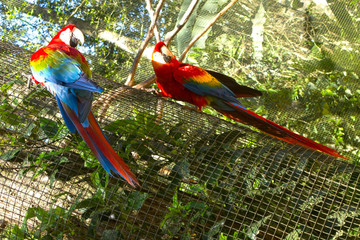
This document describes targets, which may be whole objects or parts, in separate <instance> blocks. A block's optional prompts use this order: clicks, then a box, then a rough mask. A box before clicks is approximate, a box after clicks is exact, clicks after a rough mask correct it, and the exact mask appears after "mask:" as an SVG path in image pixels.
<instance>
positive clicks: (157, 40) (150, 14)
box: [145, 0, 161, 42]
mask: <svg viewBox="0 0 360 240" xmlns="http://www.w3.org/2000/svg"><path fill="white" fill-rule="evenodd" d="M145 2H146V10H147V11H148V13H149V16H150V19H151V23H152V22H153V20H154V14H155V13H154V9H153V7H152V4H151V1H150V0H145ZM155 22H156V21H155ZM154 35H155V38H156V42H160V41H161V40H160V33H159V30H158V28H157V25H156V24H155V27H154Z"/></svg>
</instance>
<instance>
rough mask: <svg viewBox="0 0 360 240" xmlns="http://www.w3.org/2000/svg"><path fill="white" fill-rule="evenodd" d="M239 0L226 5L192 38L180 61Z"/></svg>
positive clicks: (233, 0)
mask: <svg viewBox="0 0 360 240" xmlns="http://www.w3.org/2000/svg"><path fill="white" fill-rule="evenodd" d="M236 2H237V0H232V1H231V2H230V3H229V4H228V5H226V6H225V7H224V8H223V10H221V11H220V12H219V13H218V14H217V15H216V16H215V18H214V19H213V20H212V21H211V22H209V24H208V25H207V26H206V27H205V29H204V30H203V31H202V32H201V33H199V34H198V35H196V36H195V37H194V38H193V39H192V40H191V42H190V43H189V45H188V46H187V47H186V48H185V50H184V52H183V53H182V54H181V56H180V57H179V61H180V62H181V61H182V60H184V58H185V56H186V54H187V52H188V51H189V50H190V48H191V47H192V46H193V45H194V43H196V42H197V40H199V38H201V37H202V35H204V34H205V33H206V32H207V31H208V30H209V28H210V27H211V26H212V25H214V23H215V22H216V21H217V20H218V19H219V18H220V17H221V16H222V15H224V13H225V12H226V11H227V10H229V9H230V7H231V6H232V5H234V4H235V3H236Z"/></svg>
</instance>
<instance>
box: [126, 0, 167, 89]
mask: <svg viewBox="0 0 360 240" xmlns="http://www.w3.org/2000/svg"><path fill="white" fill-rule="evenodd" d="M149 2H150V0H146V3H147V4H148V3H149ZM164 2H165V0H160V2H159V3H158V5H157V6H156V10H155V13H154V15H153V16H150V18H151V25H150V27H149V30H148V32H147V36H146V38H145V40H144V41H143V42H142V43H141V46H140V48H139V51H138V53H137V54H136V57H135V59H134V63H133V65H132V67H131V71H130V73H129V75H128V78H127V80H126V82H125V85H127V86H133V85H134V83H135V81H134V76H135V72H136V69H137V66H138V64H139V62H140V58H141V55H142V53H143V52H144V50H145V48H146V46H147V45H148V43H149V41H150V40H151V38H152V37H153V34H154V28H155V26H156V21H157V19H158V17H159V13H160V10H161V7H162V6H163V4H164Z"/></svg>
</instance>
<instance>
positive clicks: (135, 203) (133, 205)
mask: <svg viewBox="0 0 360 240" xmlns="http://www.w3.org/2000/svg"><path fill="white" fill-rule="evenodd" d="M149 196H150V195H149V194H148V193H142V192H139V191H136V192H132V193H130V195H129V199H128V204H129V205H128V208H129V209H131V210H139V209H140V208H141V207H142V205H143V204H144V202H145V200H146V199H147V198H148V197H149Z"/></svg>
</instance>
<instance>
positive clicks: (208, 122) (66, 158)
mask: <svg viewBox="0 0 360 240" xmlns="http://www.w3.org/2000/svg"><path fill="white" fill-rule="evenodd" d="M250 2H251V1H250ZM293 2H295V1H293ZM299 2H302V1H299ZM303 2H307V1H303ZM329 2H330V3H331V4H330V5H329V6H330V10H332V14H335V15H336V16H335V17H337V16H338V15H339V12H341V11H340V10H342V9H343V6H344V4H343V2H341V1H339V2H337V1H329ZM19 3H21V2H20V1H13V4H14V5H17V4H19ZM4 4H5V3H4ZM248 4H249V2H248V1H240V3H239V4H238V5H237V6H236V7H235V8H232V9H231V10H230V12H229V13H228V15H224V17H223V19H222V20H221V21H220V22H219V23H217V24H216V25H214V27H213V29H212V31H211V32H210V33H209V34H210V36H209V38H216V37H219V38H222V37H224V36H223V35H222V34H224V35H231V32H232V31H234V32H235V34H239V35H240V34H242V32H245V33H246V34H248V33H249V34H251V26H247V25H244V26H237V25H236V24H233V22H232V21H233V20H234V16H238V15H236V14H237V12H236V11H237V10H239V8H244V7H245V6H247V7H248V8H249V9H250V8H251V6H249V5H248ZM293 4H294V3H293ZM264 5H265V8H266V11H267V14H269V15H271V16H272V17H269V18H267V20H268V21H267V22H266V24H268V25H272V26H279V27H278V28H274V29H272V30H273V31H275V30H276V29H277V30H278V31H275V32H273V33H272V35H271V34H267V35H266V37H268V38H270V37H273V38H274V39H272V40H269V39H267V40H266V41H267V45H265V46H264V47H266V48H273V47H275V42H276V41H279V39H286V38H287V39H288V40H289V41H284V42H282V45H281V46H279V48H281V47H283V49H284V52H286V51H288V49H293V45H295V44H293V42H292V41H294V42H296V41H300V43H299V42H298V43H297V44H299V45H302V46H305V45H306V44H309V42H306V41H303V42H302V40H299V39H300V38H299V36H298V35H296V34H295V33H296V32H292V31H289V32H288V34H285V33H286V30H287V29H289V28H304V29H305V30H306V29H307V31H309V32H307V33H309V34H314V35H315V36H316V39H317V40H319V41H320V40H322V41H325V40H327V41H329V44H328V45H326V44H324V45H322V50H323V52H322V53H323V54H328V55H327V58H326V61H319V62H316V61H313V62H311V61H309V62H305V61H304V62H302V63H303V64H304V65H306V64H309V65H311V64H313V66H314V67H323V68H322V69H326V68H328V67H329V64H330V65H331V64H332V65H336V66H337V67H339V66H340V67H339V68H341V69H344V68H345V67H346V66H347V67H348V68H345V69H346V70H349V71H353V72H354V74H355V75H356V74H357V72H358V71H359V70H358V65H356V61H355V60H356V56H355V57H354V59H355V60H353V61H349V60H348V58H346V57H347V55H346V54H350V53H351V52H350V53H349V52H346V51H345V50H341V48H340V47H339V48H337V47H336V44H337V43H339V42H340V41H341V38H340V37H339V36H337V35H336V33H338V32H341V30H342V31H343V35H342V36H345V37H347V39H350V40H351V39H357V34H358V33H357V30H356V31H355V30H354V31H350V30H346V29H352V27H351V26H352V25H351V24H350V23H349V22H347V21H348V20H346V18H341V19H343V20H338V22H340V24H341V25H342V26H343V27H344V28H342V29H337V28H336V26H335V24H334V23H328V22H327V23H328V24H327V25H326V24H324V23H323V22H322V21H324V19H325V18H326V16H327V15H331V12H330V13H329V12H326V13H324V14H323V15H316V14H310V17H312V18H314V19H312V21H311V23H312V25H311V26H308V25H306V24H307V22H306V21H301V20H299V19H296V18H293V19H290V20H288V21H289V22H290V23H291V24H288V25H287V24H286V22H282V21H281V19H282V18H280V17H279V16H281V14H283V13H285V12H286V11H293V16H300V15H304V12H305V10H301V11H300V10H294V9H288V10H286V6H285V5H284V6H283V8H282V9H281V10H276V7H277V6H278V5H277V3H270V2H268V1H264ZM201 6H203V5H201ZM334 8H335V10H334ZM336 9H337V10H336ZM249 11H250V10H249ZM277 11H278V13H277ZM255 13H256V12H254V14H255ZM198 14H199V15H200V11H198ZM274 16H277V17H274ZM319 16H320V17H319ZM238 17H241V16H238ZM204 19H205V18H204ZM338 19H340V18H338ZM345 26H347V28H345ZM338 28H339V27H338ZM304 29H302V31H304ZM344 29H345V30H344ZM315 30H316V33H314V32H312V31H315ZM325 30H326V31H329V32H330V33H331V34H328V35H324V32H325ZM269 31H270V30H269ZM300 32H301V31H300ZM219 33H222V34H220V35H219ZM304 33H306V31H304ZM231 36H232V35H231ZM242 36H245V35H242ZM304 37H306V34H305V35H304ZM325 38H328V39H325ZM290 40H291V41H290ZM354 42H356V41H355V40H354ZM175 44H176V45H177V46H178V47H179V48H180V46H179V45H181V44H179V43H178V42H176V41H175ZM243 44H244V46H245V49H248V48H247V47H248V46H249V45H251V42H249V41H248V40H246V41H245V40H244V42H243ZM345 45H346V44H345ZM331 46H335V47H334V48H332V49H330V47H331ZM355 46H356V47H354V51H355V50H356V49H357V46H358V45H357V44H355ZM224 48H226V46H225V47H224ZM197 51H199V49H195V50H194V52H195V53H194V52H193V55H192V56H193V57H194V56H196V53H197ZM239 51H240V50H239ZM307 51H308V50H303V49H294V52H296V54H298V55H301V54H304V56H305V53H306V54H309V52H307ZM342 51H343V52H342ZM238 53H239V54H240V52H238ZM339 53H341V54H339ZM31 54H32V52H30V51H28V50H25V49H24V48H20V47H17V46H15V45H14V44H12V43H10V42H5V41H0V60H1V65H0V85H1V88H0V90H1V92H0V99H1V100H0V101H1V102H0V239H6V238H8V239H26V237H29V236H32V237H33V238H35V239H62V238H63V239H294V240H295V239H357V238H359V237H360V218H359V201H360V190H359V181H360V180H359V173H360V169H359V167H358V166H356V165H354V164H353V163H354V162H355V163H356V162H357V161H358V157H357V156H356V155H351V154H348V155H347V156H349V159H348V160H347V161H343V160H339V159H335V158H333V157H330V156H328V155H325V154H322V153H320V152H316V151H312V150H309V149H306V148H302V147H299V146H294V145H290V144H287V143H284V142H282V141H279V140H277V139H275V138H272V137H270V136H267V135H265V134H262V133H259V132H257V131H253V130H251V129H250V128H248V127H245V126H242V125H241V124H238V123H232V122H229V121H226V120H224V119H220V118H218V117H215V116H211V115H209V114H206V113H200V112H197V111H195V110H191V109H189V108H186V107H184V106H182V105H181V104H179V103H176V102H173V101H169V100H165V99H162V98H159V97H158V96H156V95H155V94H152V93H147V92H145V91H140V90H136V89H133V88H129V87H125V86H123V85H121V84H120V83H118V82H116V81H114V80H110V79H108V78H105V77H102V76H99V75H96V73H97V72H96V70H99V69H100V68H101V66H100V65H101V63H99V62H97V61H96V60H97V59H96V58H94V57H92V58H91V57H90V58H89V59H90V60H91V65H92V66H94V69H95V71H93V74H94V75H95V76H94V80H95V81H96V82H97V83H98V84H99V85H101V86H102V87H104V88H105V89H106V91H105V93H104V94H106V93H108V92H109V91H110V90H113V89H118V90H117V94H118V95H119V97H118V98H117V100H116V101H113V102H111V103H110V105H109V108H108V110H107V112H106V114H101V113H102V112H101V110H102V107H103V106H99V107H98V108H97V111H95V115H96V116H99V123H100V126H101V127H102V129H103V130H104V132H105V135H106V136H107V138H108V140H109V142H110V144H111V145H112V146H113V148H114V149H115V150H116V151H117V152H118V153H119V154H120V156H122V157H123V158H124V160H125V161H126V163H127V164H128V165H129V166H130V168H131V169H132V171H133V172H134V174H135V175H136V176H137V178H138V179H139V181H140V184H141V187H140V188H137V189H134V188H131V186H129V185H128V184H127V183H126V182H125V181H124V180H122V179H120V178H118V177H112V176H109V175H107V174H106V173H105V171H104V170H103V169H102V168H101V166H100V164H99V163H98V162H97V160H96V158H95V157H94V156H93V155H92V154H91V152H90V150H89V149H88V147H87V146H86V145H85V143H84V142H83V141H82V139H81V137H80V136H79V135H77V134H70V133H69V131H68V130H67V128H66V126H65V125H64V123H63V120H62V117H61V114H60V112H59V110H58V108H57V105H56V100H55V99H54V98H53V96H51V94H50V93H48V92H47V91H46V90H45V89H44V88H43V87H41V86H34V85H32V86H31V88H28V87H27V83H26V81H27V78H28V76H30V68H29V59H30V56H31ZM310 54H314V52H312V53H310ZM248 55H249V53H246V51H245V52H244V55H243V56H242V57H244V58H245V60H244V62H246V61H247V60H246V56H248ZM340 55H342V57H340ZM350 55H351V54H350ZM284 56H285V57H283V59H282V60H286V58H287V57H286V54H285V53H284ZM265 57H267V56H265ZM221 58H224V59H225V58H226V57H224V56H221V57H219V56H212V55H211V53H209V58H208V60H206V61H205V63H204V65H205V66H204V67H209V66H213V65H216V64H215V63H214V62H216V61H218V60H219V59H221ZM209 59H210V60H209ZM287 60H289V59H287ZM290 60H291V59H290ZM290 60H289V61H290ZM142 61H143V62H142V63H141V64H142V69H141V70H139V71H141V72H147V75H141V74H139V77H138V79H137V80H138V81H142V80H145V79H146V77H148V76H149V75H151V74H152V70H151V66H150V62H149V60H142ZM289 61H285V62H284V64H281V65H280V67H279V68H274V69H271V68H270V67H269V66H262V67H264V72H265V71H269V69H270V70H272V71H274V72H275V75H276V74H280V72H282V71H285V72H286V71H289V72H290V70H289V69H291V68H292V66H287V65H286V64H289ZM357 61H358V60H357ZM354 62H355V63H354ZM310 63H311V64H310ZM199 65H201V63H199ZM217 65H218V69H215V70H219V69H221V68H226V67H228V66H222V65H221V64H220V65H219V64H217ZM253 67H254V66H253ZM255 68H256V67H255ZM242 70H244V71H245V72H247V73H248V75H251V74H250V73H249V71H250V70H249V69H247V68H242ZM308 70H309V68H308ZM309 71H311V70H309ZM323 71H325V72H326V70H323ZM254 72H255V75H261V74H262V73H261V72H260V71H258V72H256V71H254ZM294 74H295V75H296V73H294ZM264 75H266V74H264ZM310 75H311V73H310ZM122 76H126V74H123V75H122ZM289 76H290V77H288V78H285V79H284V80H279V81H283V82H282V83H283V84H284V88H291V87H293V86H292V84H293V82H292V81H291V80H292V77H294V75H291V74H289ZM300 77H302V76H300ZM345 77H346V76H345ZM345 77H344V79H342V81H343V84H344V85H345V86H346V87H348V88H349V89H351V91H352V92H354V93H356V91H357V90H358V89H359V82H356V81H355V82H350V80H349V81H348V82H346V80H347V79H348V78H346V79H345ZM268 80H269V79H268ZM270 80H274V79H270ZM357 80H358V79H357ZM253 83H254V84H255V85H256V83H255V81H254V82H253ZM310 87H311V86H310ZM326 88H327V85H324V89H326ZM270 95H271V93H270ZM99 96H100V95H97V97H99ZM321 97H324V96H321ZM325 97H326V96H325ZM325 97H324V98H325ZM264 99H265V100H264ZM267 99H269V95H265V96H264V97H263V98H261V99H257V100H253V101H254V102H251V101H252V100H249V101H250V103H248V102H247V103H246V104H250V105H251V103H255V102H256V101H258V102H256V103H255V104H254V105H255V106H256V104H257V103H260V104H264V105H265V106H266V107H267V108H269V109H270V110H269V112H270V113H278V114H280V115H281V114H283V115H285V116H286V117H284V119H287V118H288V119H290V118H297V116H298V117H299V119H304V121H305V120H307V118H309V116H310V117H312V116H313V114H312V113H313V112H312V111H314V110H311V109H310V110H309V109H306V111H307V112H306V111H305V110H304V108H303V107H302V106H300V107H299V106H297V105H295V104H293V105H291V106H289V107H287V108H281V107H280V108H279V107H278V106H279V105H277V103H276V102H275V103H272V104H267V103H266V100H267ZM282 100H283V99H282V98H279V102H280V105H282V103H283V102H282ZM346 104H349V103H348V102H336V103H335V105H336V106H338V107H339V109H341V110H342V111H343V112H339V115H341V116H345V117H346V119H347V122H346V124H345V125H346V126H347V127H348V128H347V130H345V135H346V137H347V138H350V139H354V140H353V142H354V143H356V138H357V137H358V135H357V132H356V129H355V127H356V126H359V120H358V119H359V118H355V119H356V120H354V122H352V121H351V120H350V118H351V116H355V117H357V116H358V112H357V111H354V109H353V108H346V107H345V108H344V107H343V106H344V105H346ZM252 107H253V108H254V106H252ZM355 110H356V109H355ZM319 111H320V112H323V111H325V110H323V109H322V110H319ZM269 115H271V114H269ZM315 115H316V114H315ZM277 117H278V116H277ZM277 117H275V118H277ZM345 117H344V118H345ZM272 120H274V119H272ZM274 121H276V122H278V121H277V120H276V119H275V120H274ZM282 121H284V120H282ZM279 123H280V124H282V125H284V123H286V121H285V122H279ZM316 124H317V126H318V129H319V131H321V130H322V128H321V127H323V128H324V129H331V130H330V131H328V132H325V131H324V135H326V136H328V137H329V136H331V134H333V133H334V132H335V130H336V129H337V127H336V125H335V126H334V125H327V123H324V122H321V121H320V122H316ZM346 126H345V127H346ZM354 126H355V127H354ZM306 128H307V126H306V125H305V124H304V127H303V128H298V129H297V130H298V131H299V133H302V132H301V131H302V130H304V131H305V132H309V131H306V130H308V129H306ZM352 128H354V131H350V130H351V129H352ZM334 129H335V130H334ZM349 129H350V130H349ZM353 145H354V149H356V146H355V144H353Z"/></svg>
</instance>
